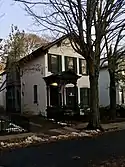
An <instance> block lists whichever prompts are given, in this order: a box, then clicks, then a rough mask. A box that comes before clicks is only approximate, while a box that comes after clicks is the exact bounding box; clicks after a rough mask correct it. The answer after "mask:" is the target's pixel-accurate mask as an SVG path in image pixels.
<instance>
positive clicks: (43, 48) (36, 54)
mask: <svg viewBox="0 0 125 167" xmlns="http://www.w3.org/2000/svg"><path fill="white" fill-rule="evenodd" d="M68 36H69V34H66V35H63V36H62V37H60V38H59V39H57V40H55V41H53V42H50V43H48V44H46V45H44V46H41V47H40V48H38V49H37V50H35V51H33V52H32V53H31V54H29V55H27V56H25V57H23V58H22V59H20V60H19V62H20V63H22V62H25V61H28V60H32V59H34V58H36V57H39V56H40V55H41V53H42V52H43V53H44V52H47V50H48V49H49V48H51V47H52V46H54V45H56V44H58V43H60V42H61V41H62V40H64V39H66V38H67V37H68Z"/></svg>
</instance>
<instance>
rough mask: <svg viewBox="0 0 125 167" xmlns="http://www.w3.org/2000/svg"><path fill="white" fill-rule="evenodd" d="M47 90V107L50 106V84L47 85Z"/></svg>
mask: <svg viewBox="0 0 125 167" xmlns="http://www.w3.org/2000/svg"><path fill="white" fill-rule="evenodd" d="M46 91H47V107H48V106H49V86H48V85H47V86H46Z"/></svg>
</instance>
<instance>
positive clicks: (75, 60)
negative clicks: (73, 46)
mask: <svg viewBox="0 0 125 167" xmlns="http://www.w3.org/2000/svg"><path fill="white" fill-rule="evenodd" d="M73 65H74V72H75V73H77V58H73Z"/></svg>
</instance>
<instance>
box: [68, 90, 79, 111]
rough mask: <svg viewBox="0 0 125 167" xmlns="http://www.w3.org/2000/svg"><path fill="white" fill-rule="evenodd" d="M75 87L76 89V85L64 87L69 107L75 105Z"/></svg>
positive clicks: (76, 98)
mask: <svg viewBox="0 0 125 167" xmlns="http://www.w3.org/2000/svg"><path fill="white" fill-rule="evenodd" d="M75 89H77V87H67V88H66V105H67V106H68V107H71V108H72V107H75V106H76V105H77V100H78V96H77V95H78V94H77V90H75ZM75 96H76V97H75Z"/></svg>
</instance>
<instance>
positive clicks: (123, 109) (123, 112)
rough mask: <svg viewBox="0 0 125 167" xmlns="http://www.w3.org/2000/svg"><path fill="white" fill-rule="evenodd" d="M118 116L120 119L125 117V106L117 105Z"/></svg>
mask: <svg viewBox="0 0 125 167" xmlns="http://www.w3.org/2000/svg"><path fill="white" fill-rule="evenodd" d="M116 115H117V116H118V117H122V118H124V117H125V106H124V105H117V106H116Z"/></svg>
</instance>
